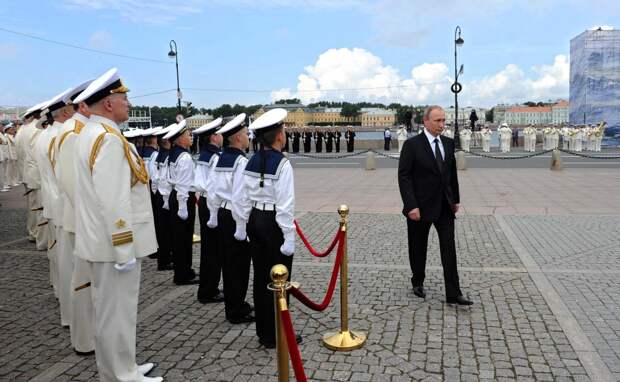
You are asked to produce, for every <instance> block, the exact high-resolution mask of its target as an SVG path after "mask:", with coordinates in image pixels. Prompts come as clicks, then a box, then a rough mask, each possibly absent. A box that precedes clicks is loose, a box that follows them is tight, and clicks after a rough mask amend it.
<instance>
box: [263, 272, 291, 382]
mask: <svg viewBox="0 0 620 382" xmlns="http://www.w3.org/2000/svg"><path fill="white" fill-rule="evenodd" d="M287 279H288V269H287V268H286V266H284V265H282V264H276V265H274V266H273V267H272V268H271V281H273V282H272V283H271V284H269V285H268V286H267V288H269V289H270V290H272V291H273V302H274V304H273V305H274V314H275V315H276V351H277V354H278V382H288V380H289V378H288V377H289V368H288V345H287V344H286V334H285V333H284V326H283V325H282V320H281V318H280V309H281V307H283V308H286V290H287V289H288V288H290V283H288V282H287V281H286V280H287Z"/></svg>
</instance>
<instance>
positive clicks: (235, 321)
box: [228, 314, 256, 324]
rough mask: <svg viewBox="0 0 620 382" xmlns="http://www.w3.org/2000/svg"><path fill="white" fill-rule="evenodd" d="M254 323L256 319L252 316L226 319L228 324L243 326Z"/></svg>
mask: <svg viewBox="0 0 620 382" xmlns="http://www.w3.org/2000/svg"><path fill="white" fill-rule="evenodd" d="M254 321H256V317H254V315H253V314H247V315H245V316H243V317H235V318H228V322H230V323H231V324H245V323H248V322H254Z"/></svg>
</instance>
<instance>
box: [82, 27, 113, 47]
mask: <svg viewBox="0 0 620 382" xmlns="http://www.w3.org/2000/svg"><path fill="white" fill-rule="evenodd" d="M88 45H89V46H90V47H92V48H94V49H101V50H107V49H110V48H111V47H112V35H111V34H110V32H108V31H107V30H98V31H96V32H95V33H93V34H92V35H91V36H90V38H89V39H88Z"/></svg>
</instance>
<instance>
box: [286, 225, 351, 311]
mask: <svg viewBox="0 0 620 382" xmlns="http://www.w3.org/2000/svg"><path fill="white" fill-rule="evenodd" d="M336 237H337V238H342V239H344V231H338V235H337V236H336ZM343 256H344V240H338V253H337V254H336V263H335V264H334V269H333V270H332V277H331V279H330V280H329V286H328V288H327V293H326V294H325V297H324V298H323V302H321V303H320V304H317V303H316V302H314V301H312V300H310V298H309V297H308V296H306V295H305V294H304V293H303V292H302V291H301V290H299V289H297V288H295V287H292V288H291V289H289V292H290V293H291V294H292V295H293V296H295V298H297V299H298V300H299V301H300V302H301V303H302V304H304V305H305V306H307V307H308V308H310V309H312V310H316V311H318V312H322V311H324V310H325V309H326V308H327V307H328V306H329V303H330V302H331V300H332V296H333V295H334V290H335V289H336V280H338V271H339V270H340V264H341V263H342V257H343Z"/></svg>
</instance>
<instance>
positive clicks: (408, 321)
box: [0, 209, 620, 382]
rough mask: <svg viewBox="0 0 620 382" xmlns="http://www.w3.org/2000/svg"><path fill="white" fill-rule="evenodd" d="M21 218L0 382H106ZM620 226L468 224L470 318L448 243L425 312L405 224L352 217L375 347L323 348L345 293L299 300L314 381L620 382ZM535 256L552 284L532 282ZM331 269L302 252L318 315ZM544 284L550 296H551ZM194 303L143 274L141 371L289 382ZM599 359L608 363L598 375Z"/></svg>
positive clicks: (0, 221)
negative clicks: (454, 278)
mask: <svg viewBox="0 0 620 382" xmlns="http://www.w3.org/2000/svg"><path fill="white" fill-rule="evenodd" d="M23 214H24V211H23V210H19V209H3V210H0V227H1V228H0V234H1V235H2V236H1V237H0V280H1V285H2V288H1V289H0V327H1V328H2V336H0V380H1V381H27V380H34V381H85V380H95V379H96V378H97V370H96V365H95V360H94V357H86V358H80V357H77V356H76V355H74V354H73V352H72V350H71V349H70V347H69V334H68V331H67V330H66V329H62V328H61V327H60V325H59V313H58V306H57V302H56V300H55V299H54V296H53V293H52V290H51V288H50V287H49V282H48V270H47V267H48V261H47V259H46V257H45V254H44V253H43V252H38V251H35V250H34V248H33V245H32V244H31V243H29V242H28V241H27V240H26V239H25V238H24V237H23V236H24V234H23V232H22V231H23V229H22V228H21V227H23V226H24V216H23ZM502 219H504V220H502ZM619 220H620V219H619V218H617V217H613V216H612V217H610V216H597V217H584V216H580V217H570V216H569V217H567V216H562V217H553V216H504V217H501V218H500V217H498V216H493V215H480V216H476V215H465V216H460V217H459V218H458V220H457V225H456V227H457V232H456V233H457V249H458V256H459V266H460V277H461V284H462V289H463V291H464V292H465V293H466V295H468V296H469V297H470V298H471V299H472V300H473V301H474V302H475V305H474V306H473V307H471V308H456V307H454V306H449V305H446V304H444V303H443V299H444V295H443V289H444V288H443V275H442V271H441V266H440V261H439V249H438V243H437V238H436V235H435V233H434V231H432V237H431V239H430V244H429V262H428V270H427V281H426V284H425V286H426V288H427V290H428V296H427V298H426V299H425V300H422V299H419V298H417V297H415V296H414V295H413V293H412V291H411V286H410V273H411V272H410V270H409V265H408V255H407V244H406V229H405V224H404V218H403V217H402V216H401V215H398V214H387V213H386V214H379V213H374V214H372V213H361V214H356V213H353V214H352V215H351V219H350V227H351V228H350V232H349V262H350V294H349V310H350V317H351V320H350V327H351V328H352V329H353V330H359V331H363V332H366V333H367V334H368V341H367V344H366V345H365V346H364V347H363V348H362V349H359V350H355V351H352V352H346V353H336V352H332V351H330V350H328V349H326V348H324V347H323V345H322V344H321V338H322V335H323V334H325V333H326V332H328V331H332V330H334V329H337V328H338V327H339V317H340V315H339V295H338V293H336V294H335V295H334V300H333V301H332V304H331V306H330V308H328V310H327V311H326V312H322V313H317V312H314V311H311V310H309V309H308V308H306V307H304V306H302V305H301V304H300V303H299V302H297V301H294V299H291V308H290V309H291V313H292V317H293V322H294V325H295V328H296V330H297V332H298V333H300V334H302V335H303V337H304V341H303V343H302V344H301V345H300V350H301V353H302V358H303V360H304V365H305V370H306V372H307V375H308V378H309V379H310V380H316V381H411V380H427V381H441V380H445V381H458V380H461V381H477V380H484V381H502V380H506V381H511V380H519V381H529V380H537V381H564V380H566V381H589V380H593V381H597V382H598V381H599V380H601V379H595V378H592V376H600V375H603V376H605V375H606V374H605V372H608V373H612V374H610V375H612V376H613V377H612V379H611V380H613V379H616V380H620V369H619V368H620V366H619V365H620V358H619V357H620V319H619V318H618V313H619V312H620V293H619V289H618V287H617V283H616V282H615V281H616V280H617V277H618V275H620V266H619V265H618V262H617V259H618V254H619V253H618V251H619V250H618V248H619V246H618V244H619V240H620V235H618V233H619V232H618V230H619V228H620V224H618V223H620V221H619ZM298 221H299V223H300V225H301V227H302V229H303V230H304V232H305V233H306V235H307V237H308V238H309V240H310V241H311V242H312V243H313V244H315V246H316V247H317V248H319V249H323V248H325V247H326V246H327V244H328V243H329V242H330V241H331V239H332V238H333V235H334V234H335V232H336V229H337V227H338V215H337V214H336V213H318V212H305V213H300V214H299V215H298ZM503 222H505V223H506V225H507V227H505V226H504V225H503ZM511 235H512V236H511ZM515 237H516V238H517V240H518V242H517V243H515ZM197 249H198V248H197V246H196V247H195V250H197ZM524 252H527V253H528V254H529V255H531V258H533V259H534V261H535V263H536V264H537V265H538V266H539V269H537V270H536V271H532V269H533V268H532V264H529V263H528V262H527V261H526V260H527V258H525V257H524V256H523V253H524ZM197 255H198V254H197V253H196V256H195V258H194V260H195V263H196V264H197V261H198V256H197ZM333 259H334V257H333V256H330V257H327V258H323V259H318V258H314V257H312V256H311V255H310V254H308V252H307V251H306V250H305V249H304V248H302V244H301V242H300V241H298V243H297V250H296V255H295V261H294V265H293V269H292V278H293V280H294V281H297V282H300V284H301V289H302V290H303V291H304V292H305V293H306V294H308V295H309V296H311V297H312V298H313V299H315V300H320V299H322V297H323V293H324V292H325V289H326V286H327V283H328V280H329V276H330V273H331V269H332V264H333ZM524 259H525V260H524ZM541 275H542V276H544V277H546V280H548V281H549V283H550V285H552V289H553V290H552V291H550V290H549V289H545V288H544V287H543V286H544V285H543V284H544V283H541V281H540V280H541V279H540V277H541ZM552 292H553V293H556V294H557V295H559V296H560V297H561V301H560V302H561V303H562V304H564V305H563V306H565V307H566V309H567V311H569V313H568V316H570V317H572V319H573V320H575V322H576V323H577V325H574V326H573V327H571V326H570V325H568V324H567V322H568V323H570V322H572V321H570V319H568V318H570V317H568V318H567V314H564V313H561V310H558V304H557V301H555V302H554V301H553V300H552V299H551V297H550V296H551V295H552ZM195 294H196V287H195V286H185V287H175V286H174V285H173V284H172V282H171V273H169V272H157V271H156V270H155V265H154V261H152V260H148V259H147V260H145V261H144V265H143V273H142V284H141V295H140V305H139V324H138V343H137V354H138V361H139V362H144V361H152V362H156V363H157V369H156V370H155V371H154V372H153V374H154V375H162V376H164V377H165V380H166V381H275V380H276V377H275V375H276V371H275V352H274V351H272V350H266V349H265V348H263V347H261V346H259V344H258V342H257V340H256V338H255V332H254V327H253V325H246V324H244V325H231V324H229V323H227V322H226V321H225V319H224V312H223V305H222V304H219V305H201V304H199V303H197V302H196V299H195ZM248 298H249V299H250V300H251V293H250V294H249V296H248ZM558 312H560V313H558ZM575 330H577V332H575ZM575 333H577V335H576V334H575ZM580 333H581V334H582V335H585V336H586V337H587V338H589V340H590V342H591V345H592V346H593V347H594V349H595V350H596V351H595V352H593V353H587V352H586V353H584V351H583V349H582V347H581V345H579V343H578V341H576V340H575V338H577V337H578V335H579V334H580ZM584 354H585V355H589V356H590V357H591V358H588V357H585V356H583V355H584ZM592 357H593V358H594V359H595V361H596V359H600V360H601V363H600V364H597V363H596V362H594V363H592V362H590V361H591V360H592ZM597 357H598V358H597ZM584 360H585V363H584ZM593 365H594V366H593ZM597 365H598V366H597ZM601 365H602V366H601ZM597 367H598V368H599V369H597ZM601 370H602V373H598V374H597V371H601ZM291 375H292V373H291Z"/></svg>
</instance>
